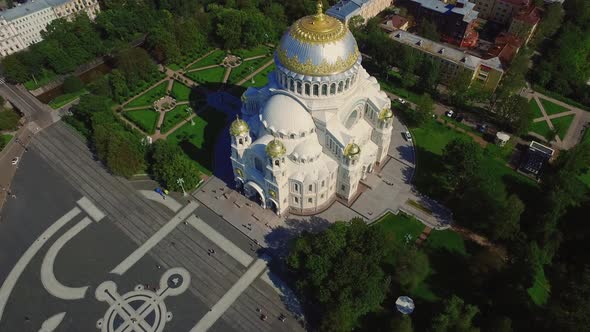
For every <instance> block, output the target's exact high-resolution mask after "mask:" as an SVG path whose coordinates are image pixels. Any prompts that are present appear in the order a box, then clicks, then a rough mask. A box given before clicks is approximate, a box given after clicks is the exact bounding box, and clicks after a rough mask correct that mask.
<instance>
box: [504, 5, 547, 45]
mask: <svg viewBox="0 0 590 332" xmlns="http://www.w3.org/2000/svg"><path fill="white" fill-rule="evenodd" d="M541 17H542V13H541V9H540V8H538V7H535V6H530V7H527V8H523V9H521V10H520V12H519V13H518V14H517V15H515V16H514V17H513V18H512V21H511V22H510V28H508V32H510V33H511V34H513V35H515V36H518V37H519V38H521V39H522V40H524V43H525V44H527V43H528V42H529V40H531V37H532V36H533V34H534V33H535V31H536V30H537V26H538V25H539V22H541Z"/></svg>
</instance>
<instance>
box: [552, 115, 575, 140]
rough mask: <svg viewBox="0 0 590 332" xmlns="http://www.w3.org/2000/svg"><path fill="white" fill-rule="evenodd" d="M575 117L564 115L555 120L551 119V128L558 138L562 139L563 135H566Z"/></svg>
mask: <svg viewBox="0 0 590 332" xmlns="http://www.w3.org/2000/svg"><path fill="white" fill-rule="evenodd" d="M574 117H575V115H573V114H572V115H566V116H562V117H559V118H556V119H551V122H552V123H553V127H555V130H556V131H557V135H558V136H559V138H561V139H564V138H565V135H566V134H567V131H568V129H569V128H570V126H571V124H572V121H574Z"/></svg>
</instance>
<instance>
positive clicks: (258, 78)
mask: <svg viewBox="0 0 590 332" xmlns="http://www.w3.org/2000/svg"><path fill="white" fill-rule="evenodd" d="M275 69H276V66H275V65H274V63H273V64H272V65H270V66H268V67H266V68H264V70H262V71H261V72H259V73H258V74H256V75H254V83H252V80H251V79H249V80H247V81H246V82H244V84H242V86H243V87H246V88H247V87H250V86H253V87H257V88H258V87H262V86H265V85H266V84H268V75H269V74H270V72H272V71H273V70H275Z"/></svg>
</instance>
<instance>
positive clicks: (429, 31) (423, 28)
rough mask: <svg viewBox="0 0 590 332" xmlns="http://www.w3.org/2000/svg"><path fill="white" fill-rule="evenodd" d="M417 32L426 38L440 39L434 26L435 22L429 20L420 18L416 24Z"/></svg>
mask: <svg viewBox="0 0 590 332" xmlns="http://www.w3.org/2000/svg"><path fill="white" fill-rule="evenodd" d="M418 34H419V35H420V36H422V37H424V38H426V39H430V40H433V41H436V42H437V41H440V33H439V32H438V29H437V28H436V23H434V22H433V21H431V20H427V19H425V18H424V19H422V21H420V24H419V25H418Z"/></svg>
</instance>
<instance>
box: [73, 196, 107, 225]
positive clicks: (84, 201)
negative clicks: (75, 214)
mask: <svg viewBox="0 0 590 332" xmlns="http://www.w3.org/2000/svg"><path fill="white" fill-rule="evenodd" d="M77 203H78V206H80V207H81V208H82V210H84V211H85V212H86V213H87V214H88V215H89V216H90V217H91V218H92V219H93V220H94V221H96V222H99V221H100V220H101V219H102V218H104V213H102V211H100V210H99V209H98V208H97V207H96V205H94V204H92V202H91V201H90V200H89V199H88V198H86V197H82V198H80V199H79V200H78V202H77Z"/></svg>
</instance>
